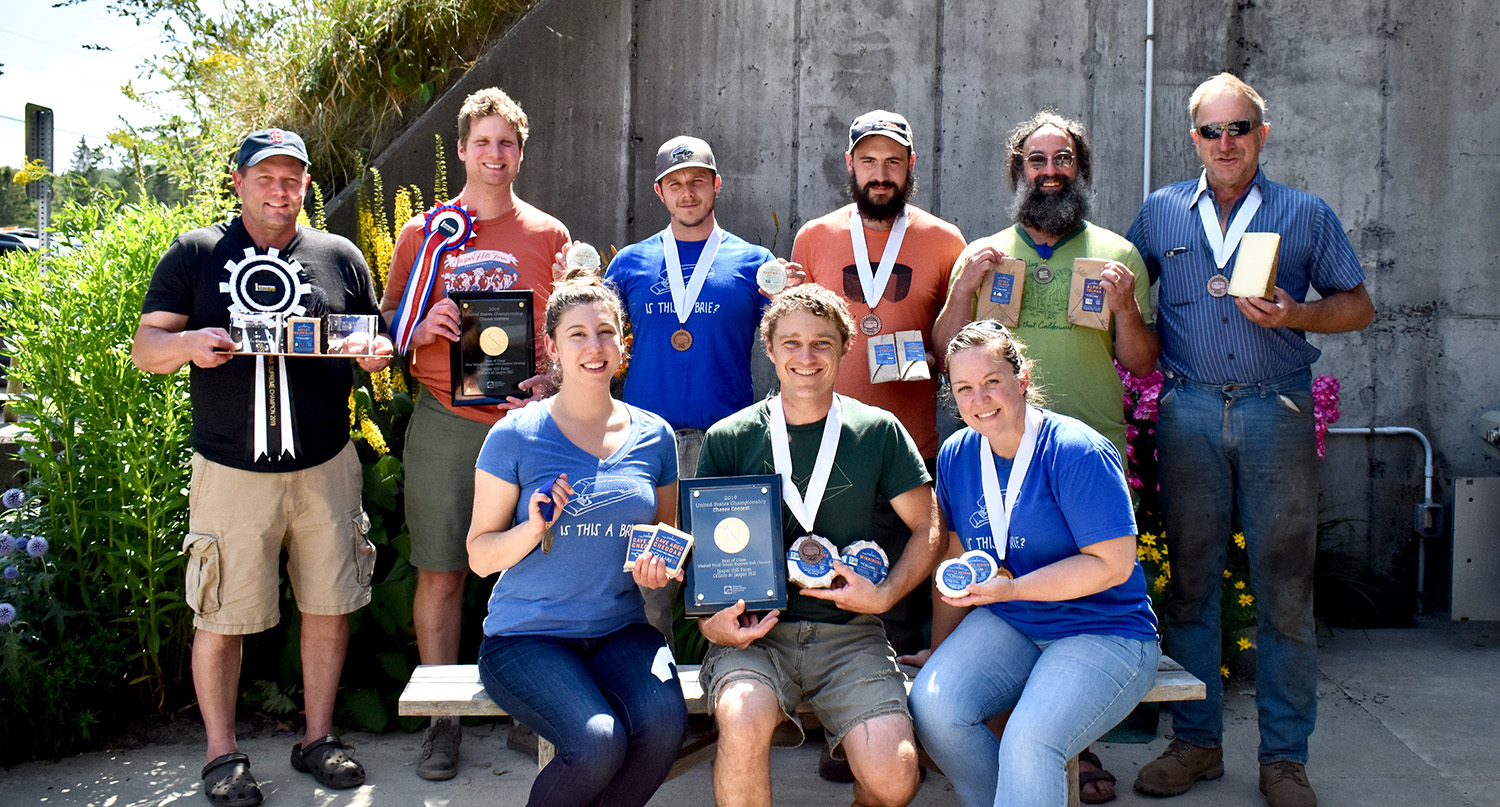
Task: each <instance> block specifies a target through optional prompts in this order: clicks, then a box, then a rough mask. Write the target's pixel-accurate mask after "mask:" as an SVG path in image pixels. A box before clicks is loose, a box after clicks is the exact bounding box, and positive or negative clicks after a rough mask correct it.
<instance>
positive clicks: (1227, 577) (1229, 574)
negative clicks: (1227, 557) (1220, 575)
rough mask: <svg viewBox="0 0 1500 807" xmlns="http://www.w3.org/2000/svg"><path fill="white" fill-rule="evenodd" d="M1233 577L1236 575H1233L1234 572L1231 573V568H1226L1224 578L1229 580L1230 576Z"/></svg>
mask: <svg viewBox="0 0 1500 807" xmlns="http://www.w3.org/2000/svg"><path fill="white" fill-rule="evenodd" d="M1231 577H1234V575H1233V574H1231V573H1230V572H1229V570H1228V569H1225V570H1224V579H1225V580H1228V579H1229V578H1231Z"/></svg>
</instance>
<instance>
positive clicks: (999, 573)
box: [995, 566, 1016, 580]
mask: <svg viewBox="0 0 1500 807" xmlns="http://www.w3.org/2000/svg"><path fill="white" fill-rule="evenodd" d="M995 577H1004V578H1005V579H1007V580H1014V579H1015V578H1016V576H1015V575H1014V574H1011V571H1010V569H1007V568H1005V567H1004V566H996V567H995Z"/></svg>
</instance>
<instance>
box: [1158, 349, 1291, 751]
mask: <svg viewBox="0 0 1500 807" xmlns="http://www.w3.org/2000/svg"><path fill="white" fill-rule="evenodd" d="M1159 406H1160V419H1159V420H1158V421H1157V424H1156V445H1157V451H1158V456H1159V458H1160V471H1159V474H1160V481H1161V503H1162V516H1163V519H1164V522H1165V525H1166V533H1167V535H1166V540H1167V544H1168V546H1169V547H1170V549H1171V559H1172V577H1171V586H1170V588H1169V589H1168V599H1167V608H1166V614H1165V618H1164V619H1163V621H1162V626H1163V633H1164V635H1165V642H1166V649H1167V652H1168V653H1170V654H1171V655H1172V657H1173V658H1175V659H1176V660H1177V661H1179V662H1181V663H1182V666H1183V667H1186V668H1187V670H1188V671H1189V672H1191V673H1192V674H1193V675H1196V676H1197V677H1198V678H1200V679H1202V680H1203V682H1204V683H1206V684H1207V685H1208V698H1207V699H1206V700H1202V701H1184V702H1180V703H1174V704H1172V724H1173V730H1174V732H1175V733H1176V735H1177V737H1179V738H1181V739H1183V740H1186V741H1188V742H1190V743H1192V744H1194V745H1199V746H1205V747H1215V746H1218V745H1220V744H1221V743H1222V742H1223V737H1224V720H1223V715H1222V712H1221V708H1220V707H1221V706H1222V704H1223V699H1224V685H1223V680H1222V678H1221V676H1220V673H1219V667H1220V664H1221V663H1222V662H1221V653H1220V649H1221V644H1220V641H1221V637H1220V626H1219V608H1220V602H1219V597H1220V591H1221V588H1222V585H1223V574H1224V565H1225V562H1226V556H1227V552H1228V546H1229V540H1230V537H1231V529H1232V528H1231V523H1232V522H1231V517H1232V515H1233V513H1234V511H1235V510H1236V509H1238V511H1239V514H1240V523H1241V526H1242V527H1243V528H1244V533H1245V549H1246V550H1247V551H1248V554H1249V557H1250V591H1251V593H1252V594H1254V595H1255V602H1256V614H1257V621H1258V623H1259V628H1258V630H1257V641H1256V668H1255V705H1256V709H1257V710H1258V712H1259V717H1260V749H1259V752H1258V755H1259V758H1260V761H1261V763H1262V764H1266V763H1270V762H1276V761H1280V760H1290V761H1292V762H1298V763H1306V762H1307V738H1308V736H1309V735H1310V734H1312V731H1313V726H1314V724H1315V723H1316V721H1317V711H1318V693H1317V678H1318V665H1317V639H1316V634H1315V631H1314V627H1313V567H1314V562H1315V560H1316V556H1317V539H1318V535H1317V533H1318V527H1317V500H1318V478H1317V443H1316V438H1315V435H1314V431H1313V398H1312V372H1311V370H1309V369H1302V370H1298V371H1295V372H1293V373H1289V374H1287V375H1284V376H1281V377H1279V378H1274V379H1271V380H1269V381H1264V382H1261V383H1259V384H1248V385H1236V384H1230V385H1223V386H1220V385H1209V384H1201V383H1198V382H1196V381H1191V380H1188V379H1186V378H1183V377H1182V376H1180V375H1176V374H1172V375H1168V377H1167V379H1166V380H1165V382H1164V383H1163V385H1162V391H1161V397H1160V399H1159Z"/></svg>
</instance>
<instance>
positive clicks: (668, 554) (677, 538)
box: [647, 524, 693, 577]
mask: <svg viewBox="0 0 1500 807" xmlns="http://www.w3.org/2000/svg"><path fill="white" fill-rule="evenodd" d="M692 548H693V536H692V535H691V534H689V533H686V532H683V531H682V530H679V529H677V528H675V527H669V526H667V525H666V524H657V525H656V535H655V536H653V537H652V538H651V545H650V546H649V547H647V549H649V550H651V554H653V555H655V556H657V557H658V558H661V559H662V560H663V561H666V564H667V576H668V577H676V576H677V574H678V573H679V572H681V571H682V565H683V564H684V563H686V562H687V556H688V550H690V549H692Z"/></svg>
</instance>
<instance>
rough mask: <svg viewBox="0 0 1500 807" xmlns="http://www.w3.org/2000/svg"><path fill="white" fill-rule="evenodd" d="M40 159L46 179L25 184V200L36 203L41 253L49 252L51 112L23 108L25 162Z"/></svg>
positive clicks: (38, 108) (36, 106)
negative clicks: (24, 116) (24, 111)
mask: <svg viewBox="0 0 1500 807" xmlns="http://www.w3.org/2000/svg"><path fill="white" fill-rule="evenodd" d="M33 160H41V161H42V165H43V166H44V167H45V168H46V169H47V176H44V177H42V178H41V179H39V180H37V181H35V182H28V183H27V184H26V198H27V199H31V200H32V201H34V202H36V238H37V243H38V244H39V245H40V246H41V248H42V252H43V253H46V252H48V251H50V250H51V249H52V234H51V233H50V232H48V228H50V227H51V226H52V109H51V108H50V107H45V106H39V105H37V104H27V105H26V162H28V163H30V162H32V161H33Z"/></svg>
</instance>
